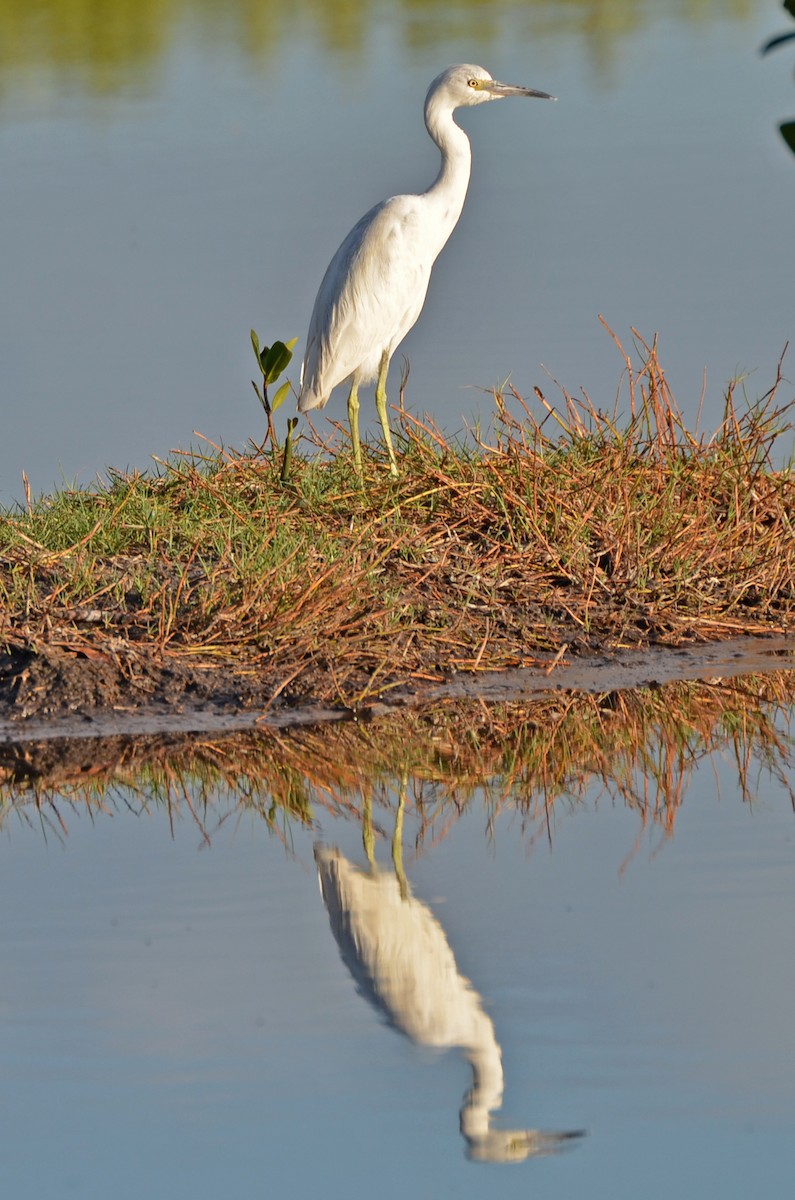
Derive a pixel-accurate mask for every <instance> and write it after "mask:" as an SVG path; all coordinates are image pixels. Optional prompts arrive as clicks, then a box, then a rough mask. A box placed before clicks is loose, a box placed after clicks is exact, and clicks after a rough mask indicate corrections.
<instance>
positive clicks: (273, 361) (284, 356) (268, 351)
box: [251, 329, 298, 483]
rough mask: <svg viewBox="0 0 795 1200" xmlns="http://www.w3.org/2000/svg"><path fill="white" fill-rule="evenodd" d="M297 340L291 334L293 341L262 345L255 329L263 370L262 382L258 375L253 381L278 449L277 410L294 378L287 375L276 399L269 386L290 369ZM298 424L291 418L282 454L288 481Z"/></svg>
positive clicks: (253, 342) (253, 334)
mask: <svg viewBox="0 0 795 1200" xmlns="http://www.w3.org/2000/svg"><path fill="white" fill-rule="evenodd" d="M297 341H298V338H291V339H290V341H289V342H274V343H273V345H272V346H262V347H260V344H259V337H258V336H257V333H256V330H254V329H252V330H251V345H252V346H253V348H254V353H255V355H256V356H257V365H258V366H259V369H260V371H261V372H262V384H261V386H260V385H259V384H258V383H257V382H256V380H254V379H252V381H251V386H252V387H253V388H254V391H255V393H256V395H257V399H258V400H259V402H260V404H261V405H262V407H263V408H264V409H265V416H266V417H267V418H268V432H267V435H266V439H265V440H266V441H270V444H271V446H272V447H273V449H274V450H278V448H279V443H278V442H277V440H276V429H275V427H274V424H273V414H274V413H275V412H276V409H277V408H278V407H279V405H280V404H282V403H283V401H284V400H285V398H286V396H287V394H288V392H289V391H290V386H291V385H290V380H289V379H286V380H285V381H284V383H282V384H281V386H280V387H279V388H278V390H277V392H276V395H275V396H274V397H273V399H272V400H271V398H270V397H269V395H268V388H269V387H270V385H271V384H274V383H275V382H276V380H277V379H278V378H279V376H280V375H281V374H282V372H283V371H286V370H287V368H288V366H289V365H290V362H291V360H292V357H293V346H294V345H295V343H296V342H297ZM297 424H298V417H289V418H288V420H287V436H286V437H285V439H284V454H283V456H282V469H281V473H280V478H281V481H282V483H286V482H287V480H288V478H289V475H290V465H291V463H292V461H293V433H294V432H295V428H296V426H297Z"/></svg>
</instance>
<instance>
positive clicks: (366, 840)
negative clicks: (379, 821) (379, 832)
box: [362, 792, 375, 870]
mask: <svg viewBox="0 0 795 1200" xmlns="http://www.w3.org/2000/svg"><path fill="white" fill-rule="evenodd" d="M362 845H363V846H364V852H365V854H366V855H367V861H368V863H369V864H370V870H374V869H375V833H374V832H373V794H372V792H368V794H367V796H366V797H365V799H364V803H363V805H362Z"/></svg>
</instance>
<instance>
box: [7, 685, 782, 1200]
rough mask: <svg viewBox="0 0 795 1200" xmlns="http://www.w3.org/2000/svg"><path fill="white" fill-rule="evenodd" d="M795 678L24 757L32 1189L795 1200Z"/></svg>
mask: <svg viewBox="0 0 795 1200" xmlns="http://www.w3.org/2000/svg"><path fill="white" fill-rule="evenodd" d="M792 687H793V680H792V672H786V671H782V672H779V673H778V674H773V675H770V676H766V677H761V676H760V677H756V678H752V677H746V678H743V679H738V680H733V681H716V682H714V683H711V684H701V685H695V684H680V685H674V686H672V687H668V688H664V689H649V690H648V691H646V692H637V693H614V694H611V695H609V696H601V697H581V696H574V695H571V696H559V697H556V698H555V699H554V700H553V701H546V702H544V703H537V704H525V705H518V704H517V705H502V706H495V707H494V708H493V709H491V710H489V712H487V713H485V712H478V713H477V714H476V713H474V712H473V710H472V709H471V708H469V709H467V708H465V707H463V706H462V707H458V706H450V707H449V708H448V709H446V710H440V711H437V712H435V713H429V714H426V715H425V716H424V717H420V716H418V715H417V714H409V713H404V714H400V717H399V718H396V721H395V725H394V727H393V728H392V727H390V725H389V722H388V721H387V722H384V723H377V724H374V725H369V726H368V725H365V726H360V727H357V726H352V725H351V726H348V727H347V728H344V729H343V728H341V727H340V728H336V729H332V730H300V731H297V732H296V733H295V734H294V735H293V734H288V733H285V732H284V731H281V732H278V733H271V734H269V733H263V734H262V735H260V736H258V737H257V738H255V739H243V738H241V737H239V736H238V737H235V738H232V739H228V740H227V741H224V740H223V739H218V738H215V737H213V738H202V737H195V738H193V739H184V740H183V741H182V742H179V743H173V742H172V743H166V742H165V741H163V740H159V741H158V740H157V739H152V740H150V741H149V743H148V744H146V745H141V744H139V743H131V742H124V741H123V740H122V739H117V740H115V741H113V742H108V743H106V744H103V743H94V742H91V741H90V740H87V741H85V742H84V743H83V745H82V747H81V746H80V745H78V744H76V743H71V744H68V745H67V744H65V743H61V744H48V745H42V746H35V745H28V746H18V747H12V746H4V747H3V748H2V757H0V767H1V769H2V772H3V778H4V780H5V783H4V784H3V791H2V800H3V808H2V832H3V833H4V835H5V836H4V838H3V841H2V843H0V904H2V906H3V911H4V913H5V914H6V919H5V920H4V922H3V923H2V926H1V927H0V957H1V958H2V962H3V973H2V978H1V979H0V1058H1V1059H2V1063H3V1071H2V1078H1V1079H0V1104H2V1111H3V1114H4V1122H5V1145H6V1149H5V1152H4V1154H3V1156H2V1158H0V1188H2V1193H3V1195H9V1196H14V1197H20V1198H22V1200H25V1198H27V1197H31V1198H32V1197H37V1198H39V1200H40V1198H42V1197H45V1198H48V1197H51V1196H52V1197H54V1196H61V1195H66V1194H76V1195H81V1196H85V1197H94V1196H96V1197H100V1196H103V1197H104V1196H107V1195H108V1193H109V1192H112V1193H113V1194H114V1196H116V1197H121V1198H122V1200H126V1198H127V1197H130V1198H132V1197H140V1195H142V1194H148V1195H164V1194H168V1195H169V1196H170V1197H182V1196H185V1197H187V1196H191V1197H192V1198H193V1200H196V1197H202V1198H203V1197H208V1198H209V1197H211V1196H212V1197H217V1195H218V1194H219V1193H222V1194H223V1195H225V1196H228V1197H232V1198H235V1197H238V1196H239V1197H243V1196H251V1195H257V1194H260V1193H261V1194H267V1195H271V1194H281V1195H284V1194H293V1195H308V1194H312V1193H316V1192H320V1191H323V1192H324V1193H325V1194H327V1195H345V1196H348V1197H358V1196H371V1195H372V1190H373V1187H374V1186H375V1185H376V1183H377V1186H378V1191H379V1193H381V1194H382V1195H384V1196H386V1197H393V1196H394V1197H396V1198H397V1197H399V1196H400V1197H404V1196H405V1195H406V1194H412V1195H417V1196H428V1197H431V1196H438V1195H445V1194H450V1193H451V1192H455V1194H456V1195H457V1196H461V1197H466V1198H468V1197H475V1196H482V1195H483V1188H484V1187H488V1189H489V1194H490V1195H494V1196H496V1197H503V1196H504V1197H513V1196H519V1195H521V1196H525V1195H526V1194H527V1189H528V1187H531V1188H532V1190H533V1194H534V1195H536V1196H540V1197H553V1196H560V1195H561V1194H565V1195H572V1196H576V1195H586V1194H587V1195H588V1196H589V1197H592V1198H593V1197H596V1198H600V1197H605V1198H607V1197H610V1200H614V1198H615V1197H622V1198H623V1197H627V1198H629V1197H635V1196H637V1190H638V1180H639V1179H642V1180H643V1192H644V1196H646V1197H648V1198H651V1200H657V1197H660V1200H662V1198H663V1197H665V1198H666V1200H669V1198H670V1196H671V1195H677V1196H682V1197H694V1198H695V1197H699V1198H700V1197H702V1196H703V1195H705V1194H713V1195H720V1196H721V1197H738V1200H739V1197H743V1198H745V1197H747V1196H748V1195H750V1194H755V1193H756V1192H757V1191H758V1190H759V1189H761V1188H764V1189H765V1190H767V1191H769V1192H771V1193H774V1194H779V1193H782V1194H783V1192H784V1189H785V1188H786V1186H787V1182H788V1181H789V1178H790V1174H791V1147H792V1134H793V1126H794V1125H795V1055H794V1054H793V1043H792V1031H791V997H792V995H793V991H794V990H795V960H794V959H793V956H792V954H791V953H790V952H789V947H790V945H791V912H792V901H793V892H794V891H795V885H794V884H793V868H795V862H794V861H793V859H794V858H795V826H794V825H793V822H794V821H795V816H794V815H793V788H792V756H793V743H792V737H791V725H792V716H793V709H792ZM139 754H140V757H137V755H139ZM332 847H333V848H332ZM390 854H391V858H392V863H391V866H387V865H386V863H387V862H388V860H389V857H390ZM376 858H377V859H379V860H380V861H381V864H382V865H380V866H378V865H376V862H375V860H376ZM318 873H319V875H320V880H321V887H322V897H323V902H322V903H321V901H320V899H319V897H318V893H317V883H316V879H317V875H318ZM329 926H331V934H330V932H329ZM332 934H333V936H332ZM469 980H471V981H472V982H471V983H470V982H469ZM354 984H355V985H356V986H355V987H354ZM357 989H358V992H359V993H360V994H357ZM440 996H441V997H443V1003H442V1002H441V1001H440ZM368 1001H369V1003H368ZM384 1020H386V1022H387V1024H390V1025H392V1026H393V1027H394V1028H395V1029H397V1030H398V1031H400V1032H401V1033H402V1034H405V1035H406V1036H400V1037H395V1036H393V1035H391V1034H390V1033H389V1031H388V1030H386V1029H385V1028H384ZM446 1048H457V1050H458V1051H459V1053H456V1054H450V1053H444V1051H445V1049H446ZM462 1095H464V1101H463V1105H460V1101H459V1099H458V1098H459V1097H461V1096H462ZM459 1107H460V1108H461V1111H460V1128H461V1134H462V1135H463V1138H464V1143H465V1147H466V1149H467V1151H468V1156H465V1155H464V1154H462V1153H461V1137H460V1135H459V1133H458V1131H457V1130H456V1118H455V1113H456V1111H457V1110H458V1109H459ZM528 1125H530V1126H532V1128H531V1129H528V1128H527V1126H528ZM580 1129H586V1130H587V1131H588V1136H587V1137H586V1138H583V1139H581V1140H575V1139H572V1138H567V1137H566V1131H575V1130H580ZM42 1130H46V1138H44V1139H43V1136H42ZM539 1130H548V1131H550V1132H549V1133H539V1132H538V1131H539ZM506 1131H512V1132H506ZM554 1131H559V1132H554ZM567 1144H568V1145H571V1146H572V1147H573V1148H575V1149H574V1152H573V1153H570V1154H561V1155H558V1154H555V1153H551V1152H552V1151H555V1150H557V1149H559V1148H560V1147H561V1146H563V1145H567ZM511 1158H513V1159H516V1158H526V1159H529V1158H532V1159H533V1161H532V1162H528V1161H526V1162H524V1165H522V1166H513V1167H511V1169H510V1170H504V1169H502V1168H500V1167H499V1166H490V1167H489V1168H488V1180H487V1181H486V1178H485V1175H484V1173H483V1172H484V1168H482V1167H475V1166H473V1164H472V1161H471V1160H473V1159H474V1160H477V1161H479V1162H481V1163H482V1162H483V1161H484V1160H486V1161H490V1162H494V1161H495V1160H498V1161H499V1160H505V1159H511ZM530 1176H532V1178H531V1177H530Z"/></svg>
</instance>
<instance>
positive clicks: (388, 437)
mask: <svg viewBox="0 0 795 1200" xmlns="http://www.w3.org/2000/svg"><path fill="white" fill-rule="evenodd" d="M388 370H389V353H388V352H387V351H386V350H385V351H384V353H383V354H382V355H381V365H380V367H379V368H378V383H377V384H376V385H375V407H376V411H377V413H378V419H379V421H380V422H381V428H382V429H383V431H384V441H385V442H386V449H387V453H388V455H389V470H390V471H391V472H392V474H393V475H397V473H398V469H397V459H396V458H395V448H394V446H393V445H392V434H391V433H390V432H389V417H388V416H387V412H386V374H387V371H388Z"/></svg>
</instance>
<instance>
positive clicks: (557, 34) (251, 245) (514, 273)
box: [0, 0, 795, 502]
mask: <svg viewBox="0 0 795 1200" xmlns="http://www.w3.org/2000/svg"><path fill="white" fill-rule="evenodd" d="M786 19H787V18H786V14H785V13H784V12H783V10H782V9H780V7H779V5H778V3H777V0H765V2H764V3H761V4H760V3H751V2H750V0H748V2H744V0H736V2H735V3H733V4H730V5H726V4H724V3H718V2H717V0H716V2H714V3H706V4H696V5H694V4H689V3H675V4H670V5H666V6H662V7H661V6H660V5H657V4H653V3H650V2H648V0H638V2H637V3H632V4H627V3H624V4H621V5H603V4H596V3H592V2H589V0H579V2H575V3H571V4H566V5H559V4H557V5H556V4H549V3H534V4H519V3H485V2H483V3H480V4H464V3H460V4H456V3H454V4H450V3H446V4H440V3H431V2H430V0H426V2H425V3H424V4H416V3H412V4H406V5H403V4H400V5H392V4H389V5H387V4H383V3H378V2H373V3H369V4H368V3H357V4H353V5H351V4H345V5H333V4H323V5H316V4H313V3H298V4H295V5H292V6H290V8H289V10H287V9H285V8H284V7H283V6H280V5H278V4H275V3H261V4H257V5H242V4H231V5H220V4H214V3H210V2H209V0H207V2H203V3H199V2H198V0H197V2H195V3H190V2H188V0H183V2H178V0H171V2H162V3H158V4H153V5H147V6H146V7H145V8H144V9H143V10H142V9H141V7H140V5H130V4H126V3H122V2H121V0H117V2H116V3H110V4H107V5H104V6H89V7H88V8H87V7H85V6H84V5H81V4H76V3H69V4H63V3H61V2H59V3H58V4H54V3H52V2H48V0H40V3H38V4H37V5H30V4H23V3H21V2H20V0H5V3H3V4H0V24H1V25H2V29H3V38H2V49H0V56H1V57H0V208H1V209H2V214H3V220H2V222H1V223H0V262H2V264H3V267H2V271H3V274H2V280H3V286H2V288H0V329H1V330H2V333H0V418H2V422H3V428H4V437H3V439H2V441H1V442H0V501H5V502H8V501H9V500H10V499H12V498H20V497H22V495H23V490H22V481H21V472H22V470H25V471H26V472H27V474H28V476H29V477H30V480H31V482H32V485H33V488H34V490H39V489H45V490H49V489H50V488H52V486H53V485H55V484H57V483H58V482H59V481H60V480H61V478H62V477H66V478H67V479H69V480H72V479H76V480H78V481H81V482H83V483H88V482H90V481H91V480H92V478H93V477H94V475H95V473H96V472H97V471H100V472H101V471H103V470H104V469H105V467H106V466H114V467H118V468H122V469H123V468H125V467H128V466H129V467H146V466H148V465H151V456H152V455H158V456H161V457H162V456H164V455H166V454H167V453H168V451H169V450H170V449H172V448H174V447H178V446H181V447H186V446H188V445H189V444H191V443H195V444H201V443H200V441H199V439H198V438H197V437H196V436H195V435H194V432H193V431H194V430H198V431H199V432H200V433H201V434H202V435H204V436H205V437H208V438H211V439H213V440H214V441H222V442H224V443H226V444H231V445H235V446H239V447H242V446H244V445H245V444H246V442H247V439H249V438H255V439H257V438H260V437H261V435H262V431H263V422H262V414H261V412H260V410H259V408H258V405H257V402H256V399H255V397H254V395H253V393H252V392H251V389H250V383H249V380H250V378H251V374H252V372H251V363H252V362H253V359H251V361H250V358H251V355H250V347H249V344H248V330H249V328H250V327H251V326H252V325H253V326H255V327H256V328H257V329H258V330H259V331H260V333H261V334H262V336H263V337H264V338H265V339H266V340H269V339H271V338H273V337H274V336H280V337H285V338H287V337H290V336H293V335H296V336H298V337H299V338H301V339H303V337H304V334H305V330H306V325H307V323H308V318H309V313H310V310H311V306H312V301H313V298H314V295H315V292H316V289H317V287H318V284H319V281H320V278H321V276H322V273H323V271H324V269H325V266H326V263H327V262H328V260H329V258H330V257H331V254H332V253H333V251H334V250H335V248H336V246H337V245H338V243H339V241H340V240H341V238H342V237H343V235H344V234H345V232H346V231H347V230H348V229H349V228H350V226H351V225H352V224H353V223H354V221H355V220H356V219H357V218H358V217H359V216H360V215H361V213H362V212H364V211H365V210H366V209H367V208H368V207H369V206H370V205H371V204H372V203H374V202H375V201H377V200H379V199H381V198H383V197H384V196H387V195H389V194H392V193H395V192H402V191H407V190H415V189H422V188H424V187H426V186H427V185H428V183H429V182H430V181H431V179H432V178H433V176H434V174H435V171H436V161H437V160H436V152H435V150H434V148H433V147H432V145H431V144H430V142H429V140H428V138H427V136H426V134H425V131H424V128H423V126H422V120H421V106H422V99H423V97H424V94H425V90H426V88H427V84H428V82H429V81H430V79H431V78H433V76H434V75H436V74H437V73H438V71H439V70H440V69H441V68H443V67H444V66H446V65H448V64H449V63H450V62H454V61H475V62H482V63H483V64H484V65H485V66H487V67H488V68H489V69H490V70H491V71H492V73H493V74H495V75H496V76H498V77H502V78H505V79H507V80H511V81H517V82H526V83H528V84H530V85H533V86H536V87H539V88H542V89H544V90H547V91H551V92H553V93H555V94H556V95H557V96H558V97H559V102H558V104H557V105H543V106H542V105H531V104H523V103H522V102H520V101H516V102H514V103H510V104H509V103H506V104H503V105H490V106H488V108H486V109H482V110H479V111H478V112H476V113H474V112H473V113H466V114H464V116H463V117H462V124H464V125H465V127H466V129H467V131H468V132H469V134H470V135H471V138H472V140H473V144H474V152H475V174H474V180H473V184H472V188H471V192H470V197H469V201H468V205H467V208H466V210H465V212H464V216H463V218H462V221H461V223H460V227H459V228H458V230H457V231H456V233H455V235H454V237H453V240H452V241H451V243H450V245H449V246H448V247H447V249H446V251H445V253H444V254H443V256H442V258H441V259H440V261H439V264H438V267H437V270H436V272H435V275H434V279H433V282H432V287H431V291H430V295H429V299H428V303H427V305H426V310H425V312H424V314H423V317H422V320H421V321H420V323H419V324H418V326H417V327H416V328H415V330H414V331H413V332H412V333H411V335H410V336H409V338H408V339H407V341H406V343H405V346H404V350H405V353H406V354H407V355H408V356H409V357H410V359H411V364H412V376H411V381H410V385H409V392H408V402H409V404H410V406H411V408H412V411H415V412H418V413H423V412H424V411H426V410H430V411H432V412H433V413H434V414H435V415H436V417H437V418H438V420H439V421H440V423H441V424H442V425H443V427H445V428H446V429H447V430H448V432H450V433H454V432H456V431H458V430H461V429H463V428H464V425H465V424H466V423H467V422H471V421H473V420H475V419H478V418H480V419H482V420H483V421H484V422H485V421H487V420H488V413H489V411H490V407H489V403H488V398H487V396H486V395H485V394H484V392H483V391H482V389H489V388H491V387H493V386H494V385H496V384H500V383H502V382H503V381H504V380H505V379H506V377H508V376H509V375H510V376H511V378H512V380H513V382H514V384H515V385H516V387H517V388H518V389H519V391H520V392H521V393H522V394H523V395H532V389H533V387H534V386H535V385H538V386H540V387H541V388H542V390H543V391H544V392H545V393H546V394H548V395H550V396H551V397H553V396H554V395H555V392H556V389H555V385H554V384H553V383H552V382H551V380H550V378H549V376H548V375H547V374H546V371H545V369H544V368H546V370H548V371H549V372H551V373H552V374H553V375H554V376H555V377H556V378H557V379H558V380H559V381H560V382H561V383H562V384H563V385H564V386H565V387H566V388H568V389H569V390H570V391H572V392H575V393H576V392H577V391H578V389H579V388H580V387H584V388H586V389H587V390H588V392H589V393H590V395H591V397H592V398H593V400H594V402H595V403H597V404H600V405H603V406H610V405H612V402H613V400H614V397H615V393H616V389H617V386H618V382H619V378H620V375H621V370H622V365H623V364H622V360H621V357H620V355H619V354H618V353H617V351H616V349H615V347H614V346H613V344H612V342H611V340H610V339H609V337H608V336H607V334H606V333H605V332H604V330H603V329H602V328H601V326H600V325H599V323H598V320H597V314H598V313H603V314H604V315H605V317H606V318H607V320H608V321H609V322H610V324H611V326H612V327H613V328H614V329H615V330H616V331H617V333H618V334H619V335H620V336H621V338H622V339H623V340H624V341H625V343H626V344H627V347H628V348H631V341H632V337H631V334H630V327H631V326H632V325H634V326H635V327H636V328H638V329H639V330H640V331H641V333H643V335H644V336H646V337H647V338H651V337H652V336H653V335H654V334H655V332H658V333H659V335H660V339H661V341H660V353H661V359H662V361H663V364H664V366H666V368H667V371H668V376H669V380H670V382H671V385H672V387H673V389H674V392H675V394H676V396H677V398H678V400H679V402H680V404H681V405H682V408H683V409H684V411H685V414H686V416H687V417H688V420H690V421H691V422H695V419H696V413H697V410H698V404H699V398H700V395H701V391H702V385H703V381H704V372H705V370H706V374H707V388H706V398H705V402H704V410H703V411H704V423H705V425H706V426H707V427H708V428H712V427H713V426H714V425H715V424H716V423H717V422H718V421H719V420H720V419H721V414H722V393H723V387H724V385H725V383H726V381H727V380H729V379H730V378H732V377H734V376H736V375H738V374H744V373H746V372H749V373H750V375H749V378H748V381H747V384H746V387H747V392H748V395H749V396H750V397H752V398H753V397H756V396H759V395H761V394H762V393H763V392H765V391H766V389H767V388H768V386H769V385H770V384H771V383H772V381H773V378H774V375H775V365H776V363H777V361H778V358H779V355H780V354H781V352H782V349H783V347H784V343H785V342H786V341H787V340H788V339H791V338H792V335H793V311H794V309H793V289H792V280H793V278H795V251H794V250H793V239H792V219H791V215H792V207H793V195H794V194H795V191H794V189H795V160H793V159H792V156H791V155H789V154H788V152H787V150H786V148H785V147H784V145H783V143H782V142H781V139H780V138H779V135H778V132H777V125H778V122H779V121H780V120H781V119H783V118H784V117H786V116H787V114H788V113H789V112H790V111H791V109H792V105H793V91H792V80H791V72H790V70H789V60H788V58H787V55H786V51H785V50H782V51H781V52H780V54H779V55H773V56H770V57H769V58H765V59H763V58H761V56H760V54H759V47H760V45H761V44H762V42H763V41H764V40H765V39H766V38H767V37H768V36H769V35H771V34H772V33H775V32H777V31H779V30H780V29H782V27H783V25H784V24H785V23H786ZM298 352H299V355H300V352H301V346H300V345H299V348H298ZM542 364H543V366H542ZM293 374H294V377H295V378H296V379H297V371H296V372H293ZM369 405H370V401H369V398H368V400H367V401H366V402H365V410H366V409H368V408H369ZM330 411H331V412H332V414H336V415H337V416H340V415H342V414H343V412H344V405H343V404H342V402H341V401H340V402H339V403H337V404H336V406H335V408H334V409H332V410H330Z"/></svg>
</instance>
